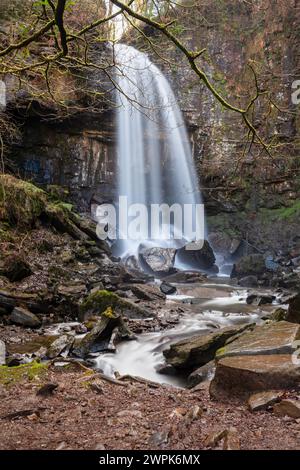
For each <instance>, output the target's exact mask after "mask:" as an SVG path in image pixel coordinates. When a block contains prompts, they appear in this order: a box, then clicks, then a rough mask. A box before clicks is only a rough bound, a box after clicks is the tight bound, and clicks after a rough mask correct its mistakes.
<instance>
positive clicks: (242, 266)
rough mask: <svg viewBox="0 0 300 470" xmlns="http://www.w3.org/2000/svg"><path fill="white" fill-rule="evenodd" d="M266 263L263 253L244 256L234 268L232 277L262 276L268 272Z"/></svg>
mask: <svg viewBox="0 0 300 470" xmlns="http://www.w3.org/2000/svg"><path fill="white" fill-rule="evenodd" d="M266 270H267V268H266V263H265V259H264V257H263V255H261V254H253V255H248V256H243V257H242V258H240V260H239V261H237V262H236V263H235V264H234V266H233V270H232V274H231V277H232V278H234V277H239V278H240V277H244V276H249V275H253V276H261V275H262V274H264V273H265V272H266Z"/></svg>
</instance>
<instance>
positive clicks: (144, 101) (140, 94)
mask: <svg viewBox="0 0 300 470" xmlns="http://www.w3.org/2000/svg"><path fill="white" fill-rule="evenodd" d="M114 53H115V62H116V70H117V72H116V83H117V86H118V90H117V131H118V167H119V181H118V187H119V195H120V196H127V201H128V205H132V204H144V205H146V206H147V207H148V208H149V207H150V205H151V204H168V205H169V206H172V205H173V204H179V205H180V206H181V207H183V205H184V204H190V205H192V206H193V207H196V204H201V202H202V198H201V193H200V189H199V186H198V182H197V176H196V171H195V167H194V162H193V158H192V153H191V147H190V142H189V138H188V134H187V131H186V128H185V124H184V120H183V116H182V113H181V111H180V109H179V106H178V104H177V101H176V98H175V96H174V93H173V91H172V89H171V86H170V84H169V83H168V81H167V80H166V78H165V77H164V75H163V74H162V73H161V71H160V70H159V69H158V68H157V67H156V66H155V65H154V64H153V63H152V62H151V61H150V59H149V58H148V56H147V55H146V54H144V53H142V52H139V51H137V50H136V49H134V48H133V47H131V46H127V45H124V44H116V45H115V46H114ZM151 223H152V225H151V230H152V231H151V234H149V233H148V236H145V239H144V240H138V241H137V240H130V239H127V240H121V241H120V240H119V241H118V242H117V243H116V245H115V247H114V250H115V253H116V254H117V255H118V256H121V257H122V258H126V257H128V256H129V255H136V254H137V253H138V249H139V246H140V245H141V243H143V244H145V243H146V244H148V245H150V246H151V243H152V244H153V246H172V247H174V246H175V247H176V246H182V245H183V244H186V243H187V242H189V241H191V240H187V239H184V237H183V239H181V240H174V239H173V240H166V239H164V236H161V238H160V234H161V232H160V230H161V229H162V227H161V226H153V221H152V220H151ZM171 225H172V231H173V232H172V233H175V232H176V233H177V231H180V233H181V232H182V227H181V226H176V223H175V222H174V221H173V222H172V224H171ZM167 229H169V227H167ZM153 235H155V241H153ZM165 238H168V237H165Z"/></svg>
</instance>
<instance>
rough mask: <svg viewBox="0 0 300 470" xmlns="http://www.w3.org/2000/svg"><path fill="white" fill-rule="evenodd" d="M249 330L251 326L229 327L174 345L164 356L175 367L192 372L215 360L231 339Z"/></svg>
mask: <svg viewBox="0 0 300 470" xmlns="http://www.w3.org/2000/svg"><path fill="white" fill-rule="evenodd" d="M248 328H251V325H243V326H241V327H237V328H236V327H227V328H222V329H221V330H219V331H217V332H215V333H209V334H206V335H199V336H193V337H192V338H188V339H185V340H183V341H179V342H178V343H175V344H172V345H171V347H170V349H167V350H166V351H164V356H165V358H166V361H167V362H168V364H171V365H172V366H173V367H176V368H177V369H187V370H189V369H190V370H191V369H193V368H196V367H200V366H203V365H204V364H207V363H208V362H210V361H211V360H213V359H214V357H215V353H216V351H217V350H218V349H219V348H221V347H222V346H224V344H225V343H226V341H227V340H228V339H229V338H230V337H232V336H236V335H238V334H242V333H244V332H245V331H246V330H247V329H248Z"/></svg>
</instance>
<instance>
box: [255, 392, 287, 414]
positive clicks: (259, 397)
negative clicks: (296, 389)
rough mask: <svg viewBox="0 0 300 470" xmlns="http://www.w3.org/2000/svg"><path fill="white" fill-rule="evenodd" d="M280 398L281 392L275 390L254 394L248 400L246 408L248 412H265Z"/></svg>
mask: <svg viewBox="0 0 300 470" xmlns="http://www.w3.org/2000/svg"><path fill="white" fill-rule="evenodd" d="M281 396H282V392H278V391H276V390H270V391H268V392H258V393H254V394H253V395H251V396H250V397H249V399H248V408H249V410H250V411H262V410H266V409H267V408H268V407H269V406H272V405H274V403H277V402H278V401H280V399H281Z"/></svg>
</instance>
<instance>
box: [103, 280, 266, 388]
mask: <svg viewBox="0 0 300 470" xmlns="http://www.w3.org/2000/svg"><path fill="white" fill-rule="evenodd" d="M226 281H227V282H228V278H224V279H222V278H218V279H216V280H213V281H211V282H208V283H205V284H192V285H182V284H181V285H177V294H176V295H171V296H167V305H169V306H170V307H171V306H172V304H173V303H178V302H179V303H182V302H184V303H186V304H188V310H187V311H185V313H183V315H182V317H181V318H180V320H179V323H178V324H177V325H176V326H174V327H173V328H171V329H167V330H163V331H157V332H153V333H144V334H140V335H138V337H137V340H134V341H125V342H122V343H120V344H119V345H118V347H117V351H116V352H115V353H106V354H101V355H99V356H97V357H96V358H95V359H94V367H95V368H96V369H99V370H102V371H103V373H104V374H105V375H107V376H110V377H114V374H115V372H118V373H119V374H121V375H126V374H129V375H133V376H139V377H142V378H145V379H148V380H152V381H154V382H159V383H167V384H171V385H174V386H180V387H183V386H186V378H185V377H179V376H172V375H165V374H162V373H158V372H157V367H159V366H160V365H162V364H164V362H165V361H164V356H163V351H164V349H167V348H168V347H169V346H170V344H172V343H174V342H176V341H179V340H181V339H185V338H188V337H191V336H194V335H196V334H197V335H198V334H206V333H209V332H212V331H214V330H216V329H218V328H224V327H226V326H229V325H242V324H247V323H252V322H256V323H260V321H261V318H262V317H264V315H266V314H267V313H268V312H270V310H271V309H272V308H274V306H273V307H272V305H263V306H262V307H255V306H253V305H248V304H247V303H246V298H247V295H248V294H249V291H247V290H246V289H243V288H238V287H233V286H230V285H229V284H226V283H224V282H226ZM264 292H266V291H265V290H264Z"/></svg>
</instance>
